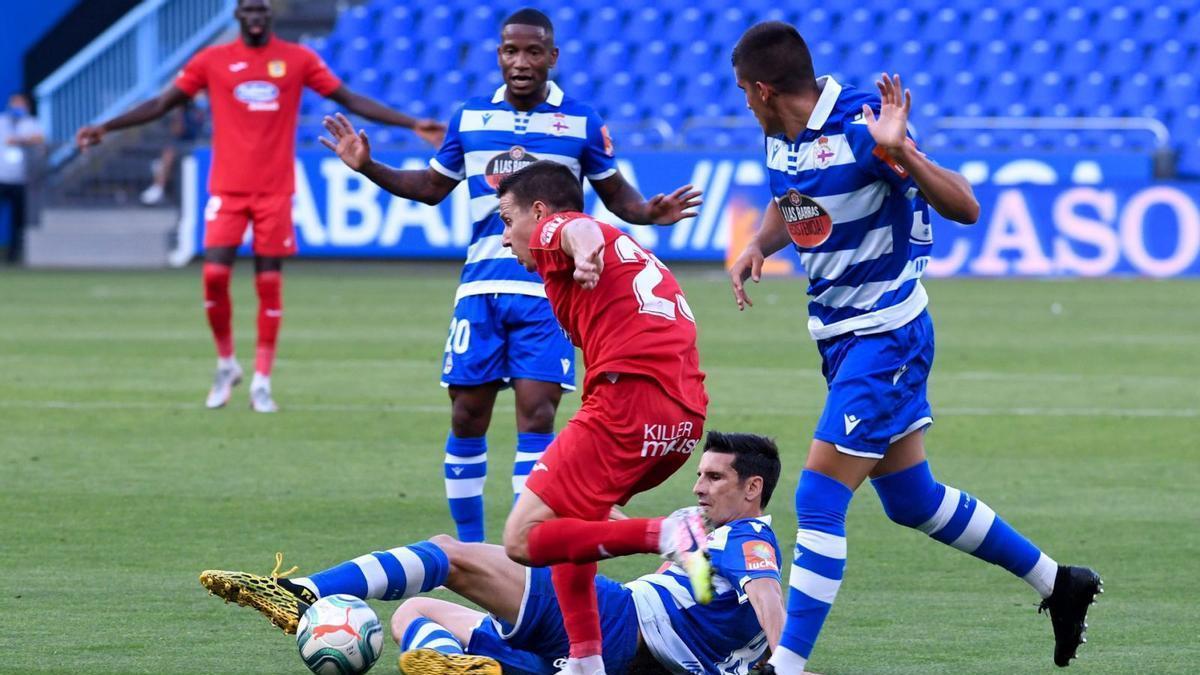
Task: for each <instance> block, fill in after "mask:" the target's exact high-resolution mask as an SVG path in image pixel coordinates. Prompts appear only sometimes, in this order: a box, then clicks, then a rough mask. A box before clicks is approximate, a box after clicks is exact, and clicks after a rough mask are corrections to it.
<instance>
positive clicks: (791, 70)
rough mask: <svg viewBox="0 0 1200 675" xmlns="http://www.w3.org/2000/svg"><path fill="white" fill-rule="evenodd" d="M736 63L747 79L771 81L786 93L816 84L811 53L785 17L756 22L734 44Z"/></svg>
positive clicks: (810, 88) (812, 86)
mask: <svg viewBox="0 0 1200 675" xmlns="http://www.w3.org/2000/svg"><path fill="white" fill-rule="evenodd" d="M732 61H733V67H734V68H735V69H737V70H738V72H739V74H740V75H741V76H742V77H743V78H745V79H746V80H748V81H750V82H751V83H753V82H762V83H764V84H769V85H771V86H773V87H775V88H776V89H778V90H779V91H780V92H783V93H785V94H797V93H800V92H804V91H811V90H813V89H815V88H816V86H817V77H816V75H815V74H814V72H813V62H812V55H811V54H809V53H808V45H806V44H804V38H802V37H800V31H798V30H796V28H795V27H794V26H792V25H791V24H788V23H784V22H782V21H763V22H761V23H756V24H754V25H753V26H751V27H750V28H748V29H746V32H745V33H742V37H741V39H739V40H738V43H737V46H735V47H734V48H733V58H732Z"/></svg>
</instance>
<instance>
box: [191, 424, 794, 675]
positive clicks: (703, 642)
mask: <svg viewBox="0 0 1200 675" xmlns="http://www.w3.org/2000/svg"><path fill="white" fill-rule="evenodd" d="M779 472H780V460H779V450H778V448H776V446H775V444H774V443H773V442H772V441H770V440H769V439H766V438H763V437H761V436H755V435H752V434H723V433H719V432H709V434H708V438H707V440H706V443H705V447H704V452H703V453H701V455H700V464H699V467H698V470H697V480H696V483H695V486H694V487H693V488H692V491H693V493H694V494H695V495H696V501H697V504H698V506H699V508H700V509H701V511H702V512H703V514H704V515H705V517H706V518H707V519H708V520H709V521H710V522H711V524H712V527H713V529H712V532H711V534H710V535H709V539H708V550H709V553H710V555H711V556H712V561H713V571H714V577H713V582H714V583H713V586H714V589H713V590H714V595H713V599H712V601H711V602H709V603H708V604H707V605H701V604H698V603H697V602H696V600H695V597H694V596H693V595H692V590H691V584H690V583H689V581H688V577H687V573H686V572H685V571H684V570H683V569H681V568H679V567H678V566H676V565H672V564H667V565H664V566H663V567H662V568H661V569H660V570H659V571H658V572H656V573H654V574H647V575H644V576H642V577H640V578H638V579H636V580H634V581H630V582H628V583H625V584H621V583H618V582H616V581H613V580H611V579H608V578H605V577H597V578H596V580H595V589H596V595H597V602H598V607H599V613H600V621H601V626H602V630H603V633H604V639H603V643H604V654H603V658H604V663H605V666H606V669H607V672H610V673H642V674H646V673H661V672H668V673H704V674H705V675H744V674H745V673H748V672H749V671H750V669H751V668H752V666H754V664H756V663H759V662H761V661H762V659H763V657H764V655H765V654H766V652H767V650H768V648H774V647H775V646H776V645H778V643H779V637H780V632H781V630H782V629H783V623H784V607H783V594H782V589H781V583H780V575H779V561H780V560H781V559H782V556H781V554H780V550H779V544H778V543H777V541H776V539H775V534H774V532H772V530H771V519H770V516H766V515H763V508H764V507H765V506H766V505H767V503H768V502H769V501H770V499H771V495H772V493H773V492H774V489H775V485H776V484H777V482H778V480H779ZM693 508H694V507H693ZM200 580H201V583H202V584H203V585H204V586H205V587H206V588H208V589H209V590H210V591H212V592H213V593H214V594H216V595H218V596H220V597H223V598H225V599H228V600H234V601H236V602H238V603H239V604H243V605H249V606H251V607H254V608H255V609H257V610H258V611H260V612H261V613H263V614H264V615H266V616H267V617H268V618H269V619H271V621H272V622H273V623H275V624H276V625H278V626H279V627H280V628H283V629H284V631H285V632H293V633H294V632H295V630H296V624H297V622H298V619H299V617H300V615H301V614H303V612H304V610H305V609H307V607H308V606H309V605H310V604H312V603H313V602H316V601H317V599H318V598H320V597H324V596H328V595H332V594H336V593H346V594H349V595H353V596H355V597H359V598H364V599H376V600H405V602H404V604H402V605H401V606H400V607H399V608H398V609H397V610H396V612H395V615H394V616H393V618H392V635H393V637H395V639H396V641H397V642H398V643H399V645H400V649H401V651H402V652H403V653H402V654H401V656H400V667H401V671H402V672H405V673H420V674H422V675H499V672H500V668H501V666H503V671H504V673H507V674H509V675H515V674H529V673H533V674H537V675H542V674H545V675H554V673H557V672H559V671H560V670H561V669H562V668H563V665H562V664H563V662H565V661H566V657H567V653H568V648H569V645H568V641H567V635H566V631H565V630H564V628H563V620H562V613H561V611H560V610H559V607H558V602H557V600H556V596H555V592H554V587H553V585H552V584H551V583H550V571H549V569H548V568H526V567H522V566H521V565H518V564H517V563H515V562H513V561H512V560H510V559H509V558H508V556H507V555H506V554H505V552H504V549H503V548H501V547H499V546H492V545H488V544H477V543H464V542H460V541H456V540H455V539H454V538H452V537H449V536H446V535H438V536H435V537H432V538H430V539H429V540H427V541H422V542H417V543H414V544H409V545H407V546H399V547H396V548H393V549H390V550H387V551H376V552H374V553H369V554H366V555H362V556H359V557H357V558H354V559H352V560H348V561H346V562H343V563H341V564H339V565H336V566H334V567H331V568H329V569H327V570H323V571H321V572H317V573H316V574H313V575H311V576H308V577H300V578H292V579H284V578H280V577H278V576H276V577H261V576H257V575H251V574H247V573H244V572H229V571H219V570H209V571H206V572H204V573H202V574H201V576H200ZM439 586H444V587H445V588H446V589H448V590H450V591H452V592H454V593H456V594H458V595H460V596H462V597H464V598H466V599H467V600H470V601H471V602H474V603H476V604H478V605H479V606H481V607H483V608H484V610H486V612H487V614H484V613H483V612H479V611H476V610H474V609H471V608H468V607H463V606H461V605H459V604H456V603H453V602H449V601H446V600H441V599H434V598H425V597H416V596H419V595H422V594H424V593H427V592H429V591H431V590H433V589H436V588H438V587H439Z"/></svg>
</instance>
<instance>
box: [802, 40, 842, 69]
mask: <svg viewBox="0 0 1200 675" xmlns="http://www.w3.org/2000/svg"><path fill="white" fill-rule="evenodd" d="M808 49H809V51H810V52H811V53H812V59H813V68H814V69H815V70H816V71H817V75H821V74H822V73H828V72H832V71H833V69H834V68H836V67H837V65H838V64H839V63H841V61H842V50H841V48H840V47H839V46H838V44H837V43H836V42H831V41H829V40H822V41H820V42H818V43H816V44H813V43H811V42H810V43H808Z"/></svg>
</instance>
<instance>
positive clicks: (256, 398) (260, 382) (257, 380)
mask: <svg viewBox="0 0 1200 675" xmlns="http://www.w3.org/2000/svg"><path fill="white" fill-rule="evenodd" d="M250 408H251V409H252V410H254V412H259V413H273V412H279V406H277V405H275V399H273V398H271V380H270V378H267V377H263V376H261V375H259V374H258V373H255V374H254V381H253V382H251V383H250Z"/></svg>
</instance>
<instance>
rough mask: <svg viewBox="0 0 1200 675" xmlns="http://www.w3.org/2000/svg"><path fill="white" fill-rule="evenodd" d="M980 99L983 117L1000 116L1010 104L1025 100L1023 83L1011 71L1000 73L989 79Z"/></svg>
mask: <svg viewBox="0 0 1200 675" xmlns="http://www.w3.org/2000/svg"><path fill="white" fill-rule="evenodd" d="M980 98H981V100H982V103H983V107H984V114H985V115H989V116H995V115H1001V114H1003V113H1004V109H1005V108H1006V107H1008V105H1009V104H1010V103H1012V102H1013V101H1020V100H1022V99H1024V98H1025V81H1024V80H1023V79H1022V78H1021V77H1020V76H1019V75H1017V74H1016V73H1014V72H1013V71H1011V70H1005V71H1002V72H1001V73H1000V74H999V75H993V76H992V77H991V78H990V81H989V82H988V83H987V85H986V86H984V87H983V90H982V91H981V92H980Z"/></svg>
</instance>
